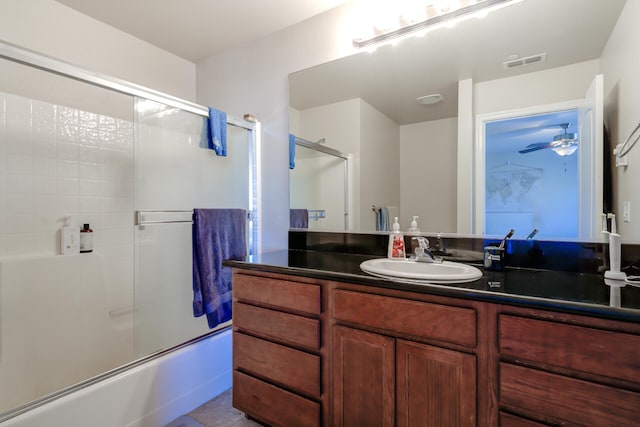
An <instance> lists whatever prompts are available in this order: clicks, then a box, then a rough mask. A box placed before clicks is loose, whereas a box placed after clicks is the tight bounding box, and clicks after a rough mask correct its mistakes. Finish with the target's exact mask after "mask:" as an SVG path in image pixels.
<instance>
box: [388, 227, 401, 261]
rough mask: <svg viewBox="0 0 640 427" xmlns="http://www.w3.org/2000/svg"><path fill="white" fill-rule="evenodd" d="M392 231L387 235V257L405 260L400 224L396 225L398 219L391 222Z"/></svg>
mask: <svg viewBox="0 0 640 427" xmlns="http://www.w3.org/2000/svg"><path fill="white" fill-rule="evenodd" d="M393 221H394V222H393V230H392V231H391V234H390V235H389V250H388V252H387V257H388V258H389V259H400V260H402V259H405V250H404V235H403V234H402V231H400V224H398V217H395V218H394V220H393Z"/></svg>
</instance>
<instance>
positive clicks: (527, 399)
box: [500, 363, 640, 427]
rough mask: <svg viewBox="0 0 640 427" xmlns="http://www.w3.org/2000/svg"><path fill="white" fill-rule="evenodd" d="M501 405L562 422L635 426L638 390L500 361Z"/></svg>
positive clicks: (639, 399) (639, 401) (639, 412)
mask: <svg viewBox="0 0 640 427" xmlns="http://www.w3.org/2000/svg"><path fill="white" fill-rule="evenodd" d="M500 406H501V407H502V408H505V407H506V408H508V409H509V410H510V411H512V412H518V410H519V409H520V410H523V411H524V412H525V413H527V414H544V417H545V418H544V419H545V420H552V421H554V422H555V423H561V424H563V425H564V424H577V425H584V426H595V425H610V426H617V427H622V426H637V425H638V419H639V418H640V393H634V392H630V391H627V390H622V389H617V388H613V387H609V386H605V385H601V384H595V383H591V382H588V381H583V380H578V379H575V378H570V377H565V376H562V375H558V374H552V373H549V372H544V371H539V370H536V369H530V368H525V367H522V366H517V365H511V364H509V363H500ZM605 421H606V422H605ZM554 422H552V424H553V423H554Z"/></svg>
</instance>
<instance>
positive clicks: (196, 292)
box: [192, 209, 247, 328]
mask: <svg viewBox="0 0 640 427" xmlns="http://www.w3.org/2000/svg"><path fill="white" fill-rule="evenodd" d="M246 227H247V211H245V210H244V209H194V210H193V242H192V247H193V315H194V316H195V317H200V316H202V315H204V314H206V315H207V322H208V323H209V327H210V328H213V327H215V326H216V325H218V324H220V323H224V322H226V321H228V320H231V268H229V267H224V266H222V261H224V260H226V259H236V260H241V259H244V258H245V257H246V255H247V244H246Z"/></svg>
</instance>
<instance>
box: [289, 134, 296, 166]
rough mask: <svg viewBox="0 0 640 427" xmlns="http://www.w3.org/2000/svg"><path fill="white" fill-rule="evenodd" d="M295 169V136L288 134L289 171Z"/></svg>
mask: <svg viewBox="0 0 640 427" xmlns="http://www.w3.org/2000/svg"><path fill="white" fill-rule="evenodd" d="M295 167H296V136H295V135H293V134H291V133H290V134H289V169H295Z"/></svg>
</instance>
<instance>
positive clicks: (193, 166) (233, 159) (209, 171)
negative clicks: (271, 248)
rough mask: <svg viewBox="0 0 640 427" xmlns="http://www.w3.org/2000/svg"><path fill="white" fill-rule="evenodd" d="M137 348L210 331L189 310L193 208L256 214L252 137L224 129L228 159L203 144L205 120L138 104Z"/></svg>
mask: <svg viewBox="0 0 640 427" xmlns="http://www.w3.org/2000/svg"><path fill="white" fill-rule="evenodd" d="M136 115H137V117H136V151H135V164H136V177H135V187H136V188H135V207H136V211H137V215H138V222H137V224H138V225H137V226H136V236H135V238H136V286H135V301H136V312H135V319H136V325H135V331H136V332H135V343H136V349H137V353H138V355H139V356H144V355H147V354H151V353H153V352H156V351H159V350H163V349H166V348H170V347H172V346H175V345H178V344H181V343H183V342H186V341H188V340H190V339H193V338H196V337H198V336H201V335H204V334H206V333H207V332H209V328H208V326H207V321H206V318H205V317H201V318H194V316H193V309H192V297H193V292H192V256H191V233H192V230H191V227H192V211H193V209H194V208H241V209H246V210H247V211H250V210H251V202H250V185H251V183H250V176H251V174H250V170H251V161H250V159H251V158H250V153H251V150H250V133H249V131H248V130H247V129H244V128H239V127H235V126H231V125H230V126H228V127H227V147H228V154H227V156H226V157H218V156H216V155H215V153H214V152H213V151H212V150H208V149H206V148H203V147H204V144H203V142H204V141H203V136H204V134H203V129H204V123H205V118H204V117H202V116H199V115H196V114H194V113H190V112H186V111H183V110H179V109H176V108H172V107H167V106H165V105H163V104H159V103H156V102H153V101H149V100H146V99H137V100H136Z"/></svg>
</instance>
